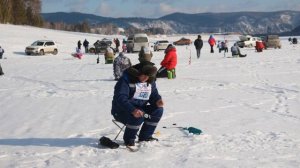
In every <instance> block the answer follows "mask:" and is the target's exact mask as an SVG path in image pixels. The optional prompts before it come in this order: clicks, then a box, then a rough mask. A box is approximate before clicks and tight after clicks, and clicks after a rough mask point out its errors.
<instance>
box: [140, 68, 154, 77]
mask: <svg viewBox="0 0 300 168" xmlns="http://www.w3.org/2000/svg"><path fill="white" fill-rule="evenodd" d="M141 73H142V74H144V75H147V76H149V77H151V76H156V73H157V68H156V67H155V66H153V65H145V66H143V68H142V70H141Z"/></svg>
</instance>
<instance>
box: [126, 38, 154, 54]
mask: <svg viewBox="0 0 300 168" xmlns="http://www.w3.org/2000/svg"><path fill="white" fill-rule="evenodd" d="M142 46H144V47H150V44H149V38H148V35H147V34H144V33H139V34H134V35H130V36H128V39H127V43H126V48H127V52H138V51H140V50H141V48H142Z"/></svg>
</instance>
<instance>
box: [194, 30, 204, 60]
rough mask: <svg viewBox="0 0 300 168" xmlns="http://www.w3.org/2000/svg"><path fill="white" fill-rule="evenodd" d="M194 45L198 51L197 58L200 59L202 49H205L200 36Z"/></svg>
mask: <svg viewBox="0 0 300 168" xmlns="http://www.w3.org/2000/svg"><path fill="white" fill-rule="evenodd" d="M194 45H195V48H196V51H197V58H198V59H199V58H200V53H201V49H202V47H203V40H202V39H201V35H198V38H197V39H196V40H195V41H194Z"/></svg>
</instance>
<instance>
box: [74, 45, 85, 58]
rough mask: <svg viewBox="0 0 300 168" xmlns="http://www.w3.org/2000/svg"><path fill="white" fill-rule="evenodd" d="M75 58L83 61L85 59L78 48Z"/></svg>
mask: <svg viewBox="0 0 300 168" xmlns="http://www.w3.org/2000/svg"><path fill="white" fill-rule="evenodd" d="M73 56H74V57H76V58H78V59H81V58H82V57H83V54H82V52H81V50H80V49H79V48H78V47H77V48H76V53H75V54H73Z"/></svg>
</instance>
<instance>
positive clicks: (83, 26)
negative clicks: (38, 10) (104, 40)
mask: <svg viewBox="0 0 300 168" xmlns="http://www.w3.org/2000/svg"><path fill="white" fill-rule="evenodd" d="M44 28H48V29H55V30H66V31H75V32H84V33H90V32H91V28H90V26H89V24H88V22H83V23H77V24H66V23H64V22H56V23H54V22H45V23H44Z"/></svg>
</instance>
